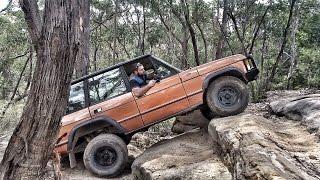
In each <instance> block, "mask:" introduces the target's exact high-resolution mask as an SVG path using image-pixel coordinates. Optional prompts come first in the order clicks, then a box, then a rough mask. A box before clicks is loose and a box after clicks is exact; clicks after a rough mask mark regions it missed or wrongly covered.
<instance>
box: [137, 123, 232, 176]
mask: <svg viewBox="0 0 320 180" xmlns="http://www.w3.org/2000/svg"><path fill="white" fill-rule="evenodd" d="M208 138H209V137H208V133H207V132H206V129H202V130H196V131H193V132H188V133H185V134H182V135H180V136H178V137H175V138H173V139H169V140H163V141H160V142H159V143H157V144H155V145H153V146H151V147H150V148H148V149H147V150H146V151H145V152H144V153H143V154H142V155H141V156H140V157H138V158H137V159H136V160H135V161H134V162H133V164H132V166H131V168H132V175H133V177H134V179H231V177H232V176H231V174H230V173H229V171H228V169H227V167H226V166H224V164H223V163H222V162H221V161H220V159H219V157H218V156H217V155H216V154H215V149H214V148H213V146H212V144H211V143H209V142H211V141H209V140H208Z"/></svg>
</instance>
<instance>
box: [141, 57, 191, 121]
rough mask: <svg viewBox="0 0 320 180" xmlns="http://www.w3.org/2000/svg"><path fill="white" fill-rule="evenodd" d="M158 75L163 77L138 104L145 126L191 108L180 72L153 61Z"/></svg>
mask: <svg viewBox="0 0 320 180" xmlns="http://www.w3.org/2000/svg"><path fill="white" fill-rule="evenodd" d="M153 62H154V66H155V70H156V73H157V74H158V75H159V76H160V77H161V80H160V82H157V83H156V84H155V86H154V87H152V88H151V89H150V90H149V91H147V93H146V94H145V95H144V96H142V97H139V98H137V97H136V102H137V105H138V108H139V110H140V113H141V116H142V119H143V122H144V124H145V125H147V124H153V123H156V122H158V121H161V120H163V119H166V118H168V117H169V116H172V115H174V114H176V113H178V112H180V111H182V110H184V109H187V108H188V107H190V104H189V102H188V99H187V96H186V92H185V90H184V88H183V86H182V84H181V80H180V77H179V75H178V72H177V71H176V70H174V69H172V68H170V67H169V66H168V65H166V64H164V63H162V62H160V61H157V60H155V59H153Z"/></svg>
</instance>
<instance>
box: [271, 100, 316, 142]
mask: <svg viewBox="0 0 320 180" xmlns="http://www.w3.org/2000/svg"><path fill="white" fill-rule="evenodd" d="M270 110H271V112H272V113H274V114H276V115H278V116H285V117H287V118H288V119H292V120H296V121H301V122H302V123H303V124H304V125H305V126H306V127H307V128H308V130H309V132H311V133H316V134H317V135H318V136H319V137H320V128H319V127H320V94H311V95H300V96H297V97H292V96H291V97H287V96H282V97H280V98H278V99H277V100H274V101H272V102H270Z"/></svg>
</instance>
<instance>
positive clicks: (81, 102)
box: [66, 81, 85, 114]
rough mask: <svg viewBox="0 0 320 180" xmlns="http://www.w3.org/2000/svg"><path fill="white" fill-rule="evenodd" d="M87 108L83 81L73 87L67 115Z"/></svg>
mask: <svg viewBox="0 0 320 180" xmlns="http://www.w3.org/2000/svg"><path fill="white" fill-rule="evenodd" d="M83 108H85V97H84V89H83V81H81V82H78V83H76V84H73V85H71V87H70V95H69V104H68V107H67V112H66V113H67V114H69V113H72V112H75V111H78V110H81V109H83Z"/></svg>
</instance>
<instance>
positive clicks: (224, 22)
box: [216, 0, 229, 59]
mask: <svg viewBox="0 0 320 180" xmlns="http://www.w3.org/2000/svg"><path fill="white" fill-rule="evenodd" d="M228 5H229V2H228V0H223V13H222V24H221V27H220V29H221V33H220V36H219V41H218V45H217V50H216V59H220V58H222V52H223V47H224V38H225V37H224V35H225V34H226V28H227V21H228V19H227V17H228V16H227V10H228ZM218 8H220V7H219V6H218Z"/></svg>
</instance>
